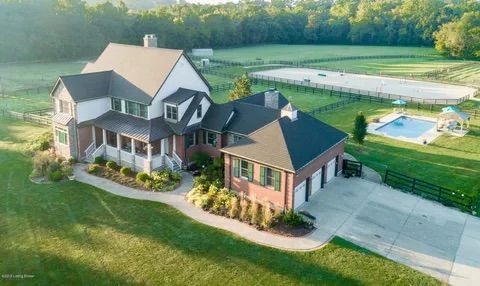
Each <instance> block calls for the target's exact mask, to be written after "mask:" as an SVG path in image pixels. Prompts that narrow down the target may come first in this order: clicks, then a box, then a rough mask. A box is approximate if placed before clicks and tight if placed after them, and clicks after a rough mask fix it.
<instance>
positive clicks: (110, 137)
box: [107, 130, 117, 147]
mask: <svg viewBox="0 0 480 286" xmlns="http://www.w3.org/2000/svg"><path fill="white" fill-rule="evenodd" d="M107 145H109V146H112V147H117V133H115V132H112V131H108V130H107Z"/></svg>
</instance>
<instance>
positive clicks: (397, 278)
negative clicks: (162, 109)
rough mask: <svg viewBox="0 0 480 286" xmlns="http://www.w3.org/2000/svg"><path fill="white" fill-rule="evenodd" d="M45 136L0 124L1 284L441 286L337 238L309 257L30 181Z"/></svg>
mask: <svg viewBox="0 0 480 286" xmlns="http://www.w3.org/2000/svg"><path fill="white" fill-rule="evenodd" d="M45 130H46V128H40V127H36V126H33V125H27V124H25V123H20V122H19V121H10V120H4V119H0V162H1V164H0V173H1V174H2V176H0V185H1V186H2V188H0V218H1V219H0V233H1V235H0V257H1V259H0V273H2V275H8V274H12V275H15V274H24V275H29V278H25V279H21V280H19V279H12V280H9V279H6V278H0V279H2V280H0V281H2V284H7V285H8V284H10V285H18V284H22V285H27V284H33V285H97V284H102V285H126V284H136V285H137V284H141V285H145V284H146V285H187V284H188V285H224V284H226V283H228V284H231V285H440V284H441V283H440V282H439V281H437V280H435V279H434V278H431V277H429V276H427V275H425V274H423V273H420V272H418V271H415V270H413V269H411V268H409V267H406V266H404V265H401V264H398V263H395V262H393V261H391V260H388V259H386V258H383V257H380V256H378V255H376V254H373V253H371V252H369V251H367V250H365V249H362V248H359V247H357V246H355V245H353V244H351V243H349V242H347V241H344V240H342V239H340V238H334V239H333V240H332V241H331V242H330V243H329V244H328V245H326V246H325V247H324V248H322V249H319V250H316V251H312V252H287V251H280V250H276V249H272V248H268V247H263V246H259V245H256V244H252V243H250V242H248V241H246V240H244V239H241V238H239V237H237V236H235V235H232V234H230V233H228V232H225V231H221V230H218V229H215V228H211V227H208V226H205V225H202V224H200V223H197V222H195V221H193V220H192V219H190V218H187V217H186V216H184V215H182V214H181V213H180V212H178V211H177V210H175V209H173V208H171V207H168V206H166V205H163V204H160V203H155V202H147V201H138V200H131V199H127V198H122V197H117V196H114V195H112V194H109V193H106V192H104V191H101V190H99V189H97V188H95V187H93V186H89V185H85V184H81V183H79V182H75V181H66V182H61V183H56V184H44V185H37V184H33V183H31V182H30V181H29V179H28V175H29V173H30V171H31V158H28V157H26V156H24V155H23V154H22V151H23V148H24V146H25V143H26V142H27V141H28V140H29V139H31V138H33V137H35V136H36V135H38V134H40V133H42V132H44V131H45Z"/></svg>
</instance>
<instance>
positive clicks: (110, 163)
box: [105, 161, 118, 170]
mask: <svg viewBox="0 0 480 286" xmlns="http://www.w3.org/2000/svg"><path fill="white" fill-rule="evenodd" d="M105 166H107V168H108V169H110V170H117V169H118V165H117V162H115V161H107V163H106V164H105Z"/></svg>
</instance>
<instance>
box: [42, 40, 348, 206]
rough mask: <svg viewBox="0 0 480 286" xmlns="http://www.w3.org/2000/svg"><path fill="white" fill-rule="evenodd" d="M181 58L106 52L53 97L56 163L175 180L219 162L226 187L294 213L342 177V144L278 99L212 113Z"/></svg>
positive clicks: (111, 48) (151, 44) (267, 96)
mask: <svg viewBox="0 0 480 286" xmlns="http://www.w3.org/2000/svg"><path fill="white" fill-rule="evenodd" d="M210 89H211V88H210V85H209V84H208V82H207V81H206V80H205V78H204V77H203V76H202V75H201V74H200V73H199V72H198V70H197V69H196V67H195V65H194V64H193V63H192V62H191V61H190V59H189V58H188V56H187V55H186V54H185V53H184V52H183V51H181V50H170V49H161V48H157V47H156V38H155V36H154V35H146V36H145V38H144V47H139V46H130V45H120V44H109V45H108V46H107V48H106V49H105V50H104V51H103V53H102V54H101V55H100V56H99V58H98V59H97V60H96V61H95V62H93V63H89V64H87V65H86V66H85V68H84V69H83V71H82V72H81V73H80V74H78V75H71V76H61V77H60V78H59V79H58V80H57V82H56V84H55V87H54V89H53V91H52V93H51V96H52V97H53V98H54V101H55V112H54V115H53V128H54V132H55V148H56V151H57V153H59V154H61V155H63V156H65V157H67V158H69V157H75V158H78V159H79V160H85V161H89V162H92V161H93V160H94V158H95V157H99V156H100V157H104V158H106V159H108V160H114V161H116V162H117V163H119V164H120V165H122V166H129V167H132V168H133V169H134V170H136V171H145V172H151V171H152V170H155V169H159V168H165V167H167V168H170V169H173V170H179V169H181V168H184V167H186V166H188V165H189V164H190V163H191V158H192V155H193V154H194V153H196V152H204V153H207V154H209V155H210V156H212V157H218V156H223V157H224V161H225V185H226V187H228V188H230V189H232V190H235V191H238V192H240V193H243V194H245V195H247V196H249V197H255V198H256V199H258V200H267V201H270V202H272V203H274V204H276V205H278V206H280V207H283V208H286V209H289V208H298V207H299V206H300V205H301V204H303V203H304V202H305V201H307V200H308V197H309V196H311V195H312V194H314V193H315V192H317V191H318V190H320V189H321V188H323V187H324V185H325V184H327V183H328V182H329V181H330V180H331V179H332V178H333V177H335V176H336V175H337V174H338V173H339V172H340V171H341V169H342V156H343V151H344V144H345V140H346V138H347V135H346V134H345V133H343V132H341V131H339V130H337V129H335V128H333V127H331V126H329V125H327V124H325V123H323V122H321V121H319V120H317V119H315V118H313V117H311V116H309V115H307V114H305V113H303V112H301V111H300V110H297V109H296V108H295V107H294V106H293V105H292V104H291V103H289V102H288V100H287V99H286V98H285V97H284V96H283V95H282V94H281V93H280V92H279V91H277V90H275V89H269V90H267V91H265V92H262V93H258V94H254V95H251V96H249V97H246V98H243V99H240V100H236V101H232V102H228V103H224V104H216V103H214V102H213V101H212V100H211V99H210V96H209V94H210Z"/></svg>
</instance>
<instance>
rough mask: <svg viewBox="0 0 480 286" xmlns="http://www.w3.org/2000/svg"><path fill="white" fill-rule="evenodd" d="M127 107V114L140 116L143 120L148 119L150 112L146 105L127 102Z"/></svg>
mask: <svg viewBox="0 0 480 286" xmlns="http://www.w3.org/2000/svg"><path fill="white" fill-rule="evenodd" d="M125 107H126V113H128V114H131V115H135V116H140V117H143V118H147V117H148V110H147V106H146V105H143V104H140V103H136V102H132V101H125Z"/></svg>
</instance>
